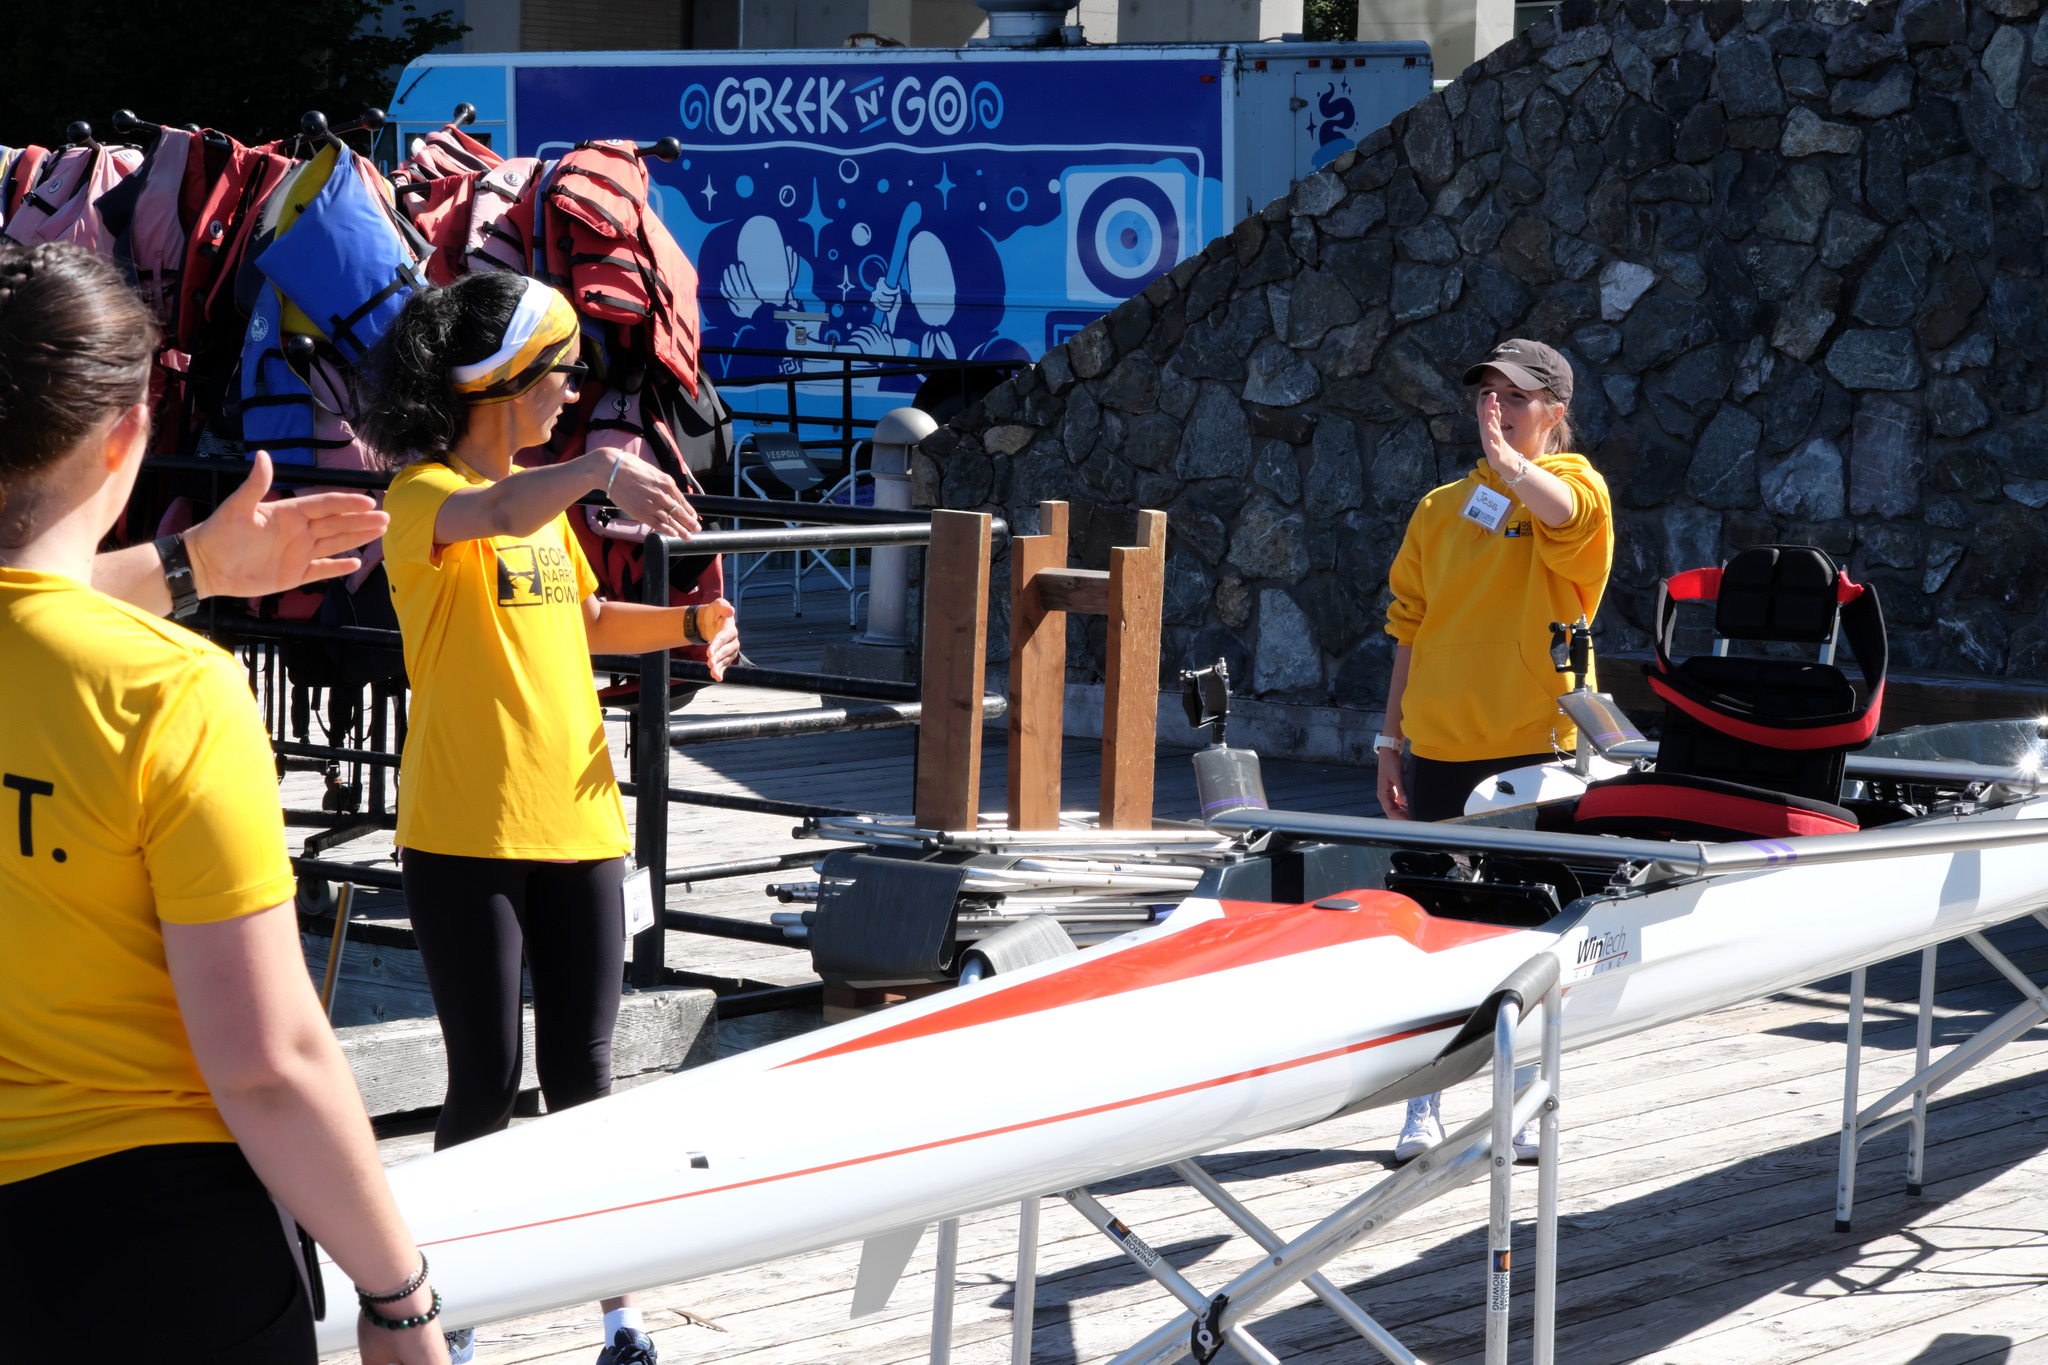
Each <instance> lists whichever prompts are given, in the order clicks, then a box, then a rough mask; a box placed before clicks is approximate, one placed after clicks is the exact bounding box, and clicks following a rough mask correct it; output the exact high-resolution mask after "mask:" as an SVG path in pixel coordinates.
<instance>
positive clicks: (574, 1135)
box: [320, 802, 2048, 1350]
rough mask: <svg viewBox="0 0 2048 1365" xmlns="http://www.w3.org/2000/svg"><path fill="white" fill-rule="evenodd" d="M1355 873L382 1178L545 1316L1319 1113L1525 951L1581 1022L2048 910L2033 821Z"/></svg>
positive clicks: (2044, 859) (491, 1311)
mask: <svg viewBox="0 0 2048 1365" xmlns="http://www.w3.org/2000/svg"><path fill="white" fill-rule="evenodd" d="M2044 816H2048V802H2034V803H2030V804H2029V805H2027V806H2024V807H2008V808H2005V809H2003V810H1999V811H1993V812H1988V813H1986V814H1983V815H1979V816H1973V817H1971V818H1972V820H2004V819H2013V818H2042V817H2044ZM1349 898H1350V899H1352V900H1355V901H1357V902H1358V903H1359V906H1360V908H1359V909H1357V910H1350V911H1346V910H1323V909H1317V908H1315V907H1313V906H1307V905H1297V906H1273V905H1264V904H1253V903H1245V902H1222V903H1219V902H1216V901H1206V900H1203V901H1198V900H1189V901H1186V902H1184V903H1183V904H1182V906H1181V907H1180V908H1179V909H1178V910H1177V911H1176V912H1175V913H1174V915H1173V916H1172V917H1171V918H1170V919H1169V920H1167V921H1166V922H1165V923H1163V924H1161V925H1158V926H1156V927H1152V928H1148V929H1144V930H1141V931H1138V932H1136V933H1132V934H1127V935H1124V936H1122V937H1120V938H1118V939H1115V940H1113V941H1111V942H1110V943H1107V944H1104V945H1103V946H1101V947H1099V948H1095V949H1092V950H1090V951H1088V952H1085V953H1083V954H1080V955H1079V956H1073V957H1064V958H1058V959H1055V960H1053V961H1051V962H1045V963H1040V964H1038V965H1036V966H1034V967H1030V968H1026V969H1024V970H1022V971H1018V972H1015V973H1007V974H1004V975H1002V976H999V977H996V978H993V979H991V980H989V981H986V982H983V983H981V984H978V985H975V986H972V987H968V988H963V989H961V990H958V991H949V992H945V993H942V994H940V995H936V996H932V997H929V998H927V999H924V1000H920V1001H915V1002H912V1003H909V1004H905V1005H902V1006H898V1007H896V1008H894V1009H890V1010H887V1011H885V1012H883V1013H880V1014H876V1015H871V1016H868V1017H866V1018H863V1019H857V1020H853V1021H850V1022H848V1023H844V1024H839V1025H836V1026H833V1027H831V1028H827V1029H822V1030H819V1031H817V1032H815V1033H810V1034H806V1035H804V1036H802V1037H800V1038H793V1039H789V1040H787V1041H785V1042H781V1043H777V1044H774V1045H771V1046H769V1047H764V1048H760V1049H757V1050H755V1051H752V1052H748V1053H744V1054H742V1055H740V1056H736V1057H731V1058H728V1059H726V1060H724V1061H720V1062H716V1063H713V1064H711V1065H709V1066H704V1067H700V1068H697V1069H695V1070H692V1071H688V1072H684V1073H682V1074H680V1075H677V1076H675V1077H673V1078H670V1079H666V1080H662V1081H658V1082H655V1083H652V1084H649V1085H646V1086H642V1087H640V1088H638V1089H635V1090H632V1091H628V1092H626V1093H623V1094H620V1095H617V1096H614V1097H612V1098H610V1099H606V1100H600V1101H597V1102H595V1103H592V1104H588V1105H584V1106H581V1107H579V1108H576V1109H573V1110H569V1111H566V1112H564V1113H560V1114H554V1115H550V1116H549V1117H547V1118H546V1119H544V1120H542V1121H540V1122H537V1123H531V1124H524V1125H521V1126H520V1127H518V1128H515V1129H512V1130H509V1131H507V1132H504V1133H499V1134H496V1135H494V1136H491V1137H488V1138H482V1139H479V1140H477V1141H475V1142H471V1143H467V1144H465V1145H463V1146H461V1147H457V1148H453V1149H451V1150H449V1151H446V1152H440V1153H436V1154H434V1155H432V1156H428V1157H422V1158H420V1159H419V1160H416V1161H413V1162H409V1163H407V1164H405V1165H403V1166H400V1167H397V1168H395V1169H393V1170H392V1171H391V1182H392V1187H393V1189H394V1191H395V1192H396V1194H397V1196H398V1200H399V1204H400V1207H401V1209H402V1210H403V1211H404V1213H405V1216H406V1218H407V1221H408V1222H409V1223H410V1225H411V1227H412V1230H413V1235H414V1236H415V1237H416V1238H417V1239H418V1240H419V1242H420V1244H421V1245H422V1247H424V1248H425V1250H426V1251H427V1253H428V1255H429V1256H430V1257H431V1259H432V1263H433V1282H434V1284H435V1286H436V1287H437V1288H438V1289H439V1290H440V1291H441V1292H442V1294H443V1295H444V1297H445V1299H446V1303H447V1310H446V1321H447V1323H448V1325H449V1326H451V1327H454V1326H463V1325H469V1324H475V1323H481V1322H489V1321H495V1320H498V1319H502V1318H506V1317H512V1316H515V1315H518V1314H522V1313H531V1312H539V1311H542V1310H545V1309H549V1308H555V1307H560V1306H564V1305H567V1304H573V1303H579V1302H586V1301H589V1300H593V1299H596V1298H599V1297H601V1296H604V1295H610V1294H617V1293H621V1292H624V1291H626V1290H630V1289H636V1288H645V1287H649V1286H653V1285H659V1284H669V1283H674V1282H676V1281H680V1280H686V1279H690V1278H694V1277H696V1276H700V1275H707V1274H712V1273H714V1272H718V1271H723V1270H730V1269H735V1268H739V1267H743V1266H747V1265H753V1264H757V1263H759V1262H762V1261H767V1260H772V1259H776V1258H779V1257H784V1256H791V1255H796V1254H799V1253H802V1252H805V1251H810V1250H815V1249H818V1248H822V1247H827V1246H833V1245H838V1244H842V1243H846V1242H851V1241H856V1240H859V1239H862V1238H865V1237H869V1236H872V1235H874V1234H876V1233H880V1232H885V1231H889V1230H892V1229H896V1228H901V1227H908V1226H914V1225H922V1224H924V1223H928V1222H931V1221H933V1220H935V1219H939V1218H945V1217H952V1216H956V1215H959V1214H964V1213H969V1212H972V1211H974V1210H977V1209H982V1208H988V1207H991V1206H994V1205H997V1204H1002V1203H1007V1202H1010V1201H1013V1200H1016V1199H1019V1198H1022V1197H1024V1196H1026V1195H1031V1194H1042V1193H1049V1192H1052V1191H1055V1190H1062V1189H1067V1188H1071V1187H1073V1186H1077V1185H1084V1184H1088V1183H1090V1182H1093V1181H1098V1180H1102V1179H1106V1178H1108V1177H1111V1176H1114V1175H1118V1174H1122V1173H1125V1172H1129V1171H1133V1170H1142V1169H1145V1168H1147V1167H1150V1166H1154V1165H1157V1164H1159V1163H1161V1162H1165V1161H1170V1160H1176V1159H1179V1158H1182V1157H1186V1156H1192V1155H1196V1154H1199V1153H1202V1152H1208V1151H1213V1150H1216V1149H1217V1148H1220V1147H1225V1146H1229V1145H1231V1144H1233V1143H1238V1142H1244V1141H1247V1140H1250V1139H1253V1138H1257V1137H1261V1136H1264V1135H1267V1134H1271V1133H1276V1132H1283V1131H1286V1130H1288V1129H1292V1128H1298V1127H1301V1126H1303V1125H1306V1124H1310V1123H1314V1122H1316V1121H1318V1120H1320V1119H1323V1118H1326V1117H1328V1116H1329V1115H1330V1114H1332V1113H1335V1112H1337V1111H1338V1110H1340V1109H1342V1108H1344V1107H1345V1106H1346V1105H1347V1104H1349V1103H1351V1102H1353V1101H1355V1100H1358V1099H1360V1098H1362V1097H1364V1096H1367V1095H1371V1094H1373V1093H1375V1092H1376V1091H1379V1090H1382V1089H1384V1088H1386V1087H1388V1086H1390V1085H1393V1084H1395V1083H1397V1082H1398V1081H1400V1080H1401V1078H1402V1077H1404V1076H1406V1075H1408V1074H1409V1073H1411V1072H1413V1071H1414V1070H1415V1069H1416V1068H1418V1067H1420V1066H1422V1065H1424V1064H1425V1063H1427V1062H1428V1061H1429V1060H1430V1059H1431V1058H1432V1057H1434V1056H1435V1055H1436V1054H1437V1052H1438V1051H1439V1050H1440V1049H1441V1048H1442V1046H1443V1045H1444V1043H1445V1042H1447V1041H1448V1040H1449V1038H1450V1037H1451V1034H1452V1033H1453V1031H1454V1030H1455V1029H1456V1028H1457V1027H1458V1026H1459V1025H1460V1024H1461V1023H1462V1022H1463V1021H1464V1019H1465V1018H1466V1016H1467V1015H1468V1014H1469V1013H1470V1012H1471V1011H1472V1010H1473V1009H1474V1008H1476V1007H1477V1006H1478V1005H1479V1004H1480V1003H1481V1001H1483V1000H1484V998H1485V997H1486V995H1487V994H1488V993H1489V992H1490V991H1491V990H1492V988H1493V987H1494V985H1495V984H1497V983H1498V982H1499V981H1500V980H1501V979H1502V978H1503V977H1505V976H1506V975H1507V974H1508V973H1509V972H1511V971H1512V970H1514V969H1515V968H1516V967H1518V966H1520V965H1521V964H1522V963H1523V962H1525V961H1526V960H1527V959H1528V958H1529V957H1531V956H1532V955H1534V954H1535V953H1537V952H1540V951H1545V950H1550V951H1555V952H1557V953H1558V954H1559V956H1560V959H1561V964H1562V967H1563V972H1564V981H1565V983H1566V987H1567V994H1566V1005H1565V1011H1564V1024H1565V1043H1566V1046H1568V1047H1573V1046H1584V1045H1586V1044H1588V1043H1592V1042H1598V1041H1602V1040H1605V1039H1609V1038H1615V1037H1619V1036H1622V1035H1624V1034H1628V1033H1633V1032H1637V1031H1640V1030H1642V1029H1645V1028H1651V1027H1654V1026H1656V1025H1658V1024H1662V1023H1667V1022H1671V1021H1673V1020H1677V1019H1682V1018H1686V1017H1688V1016H1691V1015H1694V1014H1698V1013H1701V1012H1702V1011H1705V1010H1709V1009H1714V1008H1718V1007H1721V1006H1723V1005H1728V1004H1732V1003H1735V1002H1738V1001H1741V1000H1745V999H1751V998H1754V997H1756V996H1759V995H1764V994H1768V993H1770V992H1773V991H1777V990H1782V989H1785V988H1787V987H1790V986H1794V985H1798V984H1801V983H1803V982H1808V981H1814V980H1818V979H1821V978H1823V977H1827V976H1830V975H1834V974H1835V973H1838V972H1841V971H1843V970H1846V969H1848V968H1850V967H1854V966H1858V965H1863V964H1867V963H1870V962H1874V961H1881V960H1883V959H1884V958H1887V957H1891V956H1894V955H1896V954H1898V953H1902V952H1908V951H1911V950H1913V949H1915V948H1919V947H1921V946H1924V945H1925V944H1928V943H1935V942H1940V941H1943V940H1946V939H1949V938H1953V937H1955V936H1957V935H1959V934H1961V933H1964V932H1967V931H1968V930H1971V929H1977V928H1982V927H1985V926H1987V925H1992V924H1998V923H2002V922H2004V921H2006V920H2010V919H2012V918H2015V917H2017V916H2019V915H2021V914H2024V913H2026V912H2028V911H2030V910H2034V909H2038V908H2042V907H2043V906H2048V847H2044V846H2025V845H2013V846H2008V847H2005V848H1999V849H1994V850H1986V851H1981V852H1979V851H1971V852H1963V853H1943V854H1931V855H1921V856H1915V857H1897V858H1886V859H1881V860H1874V861H1871V862H1868V863H1853V864H1836V865H1831V866H1823V867H1801V866H1798V865H1796V863H1794V864H1791V865H1788V866H1785V867H1782V868H1776V869H1772V870H1768V871H1763V872H1754V873H1746V874H1741V875H1736V876H1728V877H1722V878H1717V879H1712V880H1703V881H1694V882H1689V883H1685V884H1681V885H1678V886H1673V887H1669V888H1667V889H1664V890H1660V891H1655V892H1652V893H1649V894H1645V895H1635V896H1630V897H1624V898H1618V899H1600V900H1596V901H1594V902H1593V903H1592V904H1591V906H1590V908H1589V909H1588V910H1586V912H1585V913H1584V914H1583V915H1581V916H1580V917H1579V919H1578V920H1577V922H1575V923H1573V924H1572V925H1571V926H1570V927H1569V928H1568V929H1566V930H1564V931H1563V932H1558V931H1555V930H1542V931H1537V930H1525V929H1507V928H1502V927H1500V926H1494V925H1481V924H1471V923H1465V922H1462V921H1456V920H1446V919H1438V918H1434V917H1432V916H1430V915H1428V914H1426V913H1424V912H1423V911H1422V910H1421V908H1420V907H1418V906H1417V905H1416V904H1415V903H1414V902H1413V901H1410V900H1408V899H1407V898H1405V897H1401V896H1396V895H1392V894H1390V893H1388V892H1384V891H1358V892H1352V893H1349ZM1526 1035H1527V1036H1526V1037H1525V1040H1524V1041H1525V1043H1526V1045H1527V1047H1528V1049H1529V1050H1530V1052H1531V1053H1533V1051H1534V1048H1535V1033H1534V1030H1533V1028H1531V1029H1529V1030H1527V1031H1526ZM693 1154H701V1158H700V1159H701V1161H702V1162H703V1166H702V1167H701V1168H699V1167H695V1166H693V1165H692V1159H693ZM324 1269H325V1271H326V1284H327V1300H328V1304H329V1312H328V1316H327V1318H326V1320H325V1321H323V1322H322V1323H321V1324H320V1344H321V1349H323V1350H328V1349H334V1348H336V1347H340V1346H343V1345H346V1344H348V1342H349V1341H351V1340H352V1339H353V1332H354V1327H353V1314H352V1313H350V1312H349V1311H348V1309H347V1308H346V1305H348V1304H350V1303H352V1302H353V1291H352V1288H351V1286H350V1285H349V1284H348V1283H347V1280H346V1277H345V1276H343V1275H341V1274H340V1272H339V1271H338V1269H337V1268H336V1267H334V1266H333V1265H331V1264H328V1265H326V1266H325V1267H324Z"/></svg>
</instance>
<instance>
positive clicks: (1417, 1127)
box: [1394, 1095, 1444, 1165]
mask: <svg viewBox="0 0 2048 1365" xmlns="http://www.w3.org/2000/svg"><path fill="white" fill-rule="evenodd" d="M1440 1098H1441V1097H1440V1096H1437V1095H1421V1096H1418V1097H1417V1098H1415V1099H1412V1100H1410V1101H1408V1117H1407V1119H1406V1121H1404V1122H1403V1123H1402V1124H1401V1137H1400V1140H1399V1141H1398V1142H1396V1143H1395V1144H1394V1160H1396V1161H1398V1162H1400V1163H1402V1164H1403V1165H1406V1164H1407V1163H1408V1162H1410V1161H1413V1160H1414V1159H1415V1158H1416V1157H1419V1156H1421V1155H1422V1154H1423V1153H1424V1152H1427V1151H1430V1150H1431V1149H1433V1148H1435V1147H1436V1146H1438V1145H1439V1144H1441V1143H1442V1142H1443V1140H1444V1121H1443V1117H1442V1115H1441V1114H1439V1113H1438V1111H1437V1105H1438V1101H1439V1100H1440Z"/></svg>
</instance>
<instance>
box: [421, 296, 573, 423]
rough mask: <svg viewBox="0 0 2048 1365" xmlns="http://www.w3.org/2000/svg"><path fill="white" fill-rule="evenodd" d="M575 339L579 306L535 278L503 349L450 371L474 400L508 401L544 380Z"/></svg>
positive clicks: (458, 389)
mask: <svg viewBox="0 0 2048 1365" xmlns="http://www.w3.org/2000/svg"><path fill="white" fill-rule="evenodd" d="M575 339H576V310H575V309H574V308H571V307H570V306H569V301H568V300H567V299H565V298H563V297H562V296H561V294H560V293H559V292H558V291H556V290H554V289H550V288H549V287H548V286H547V285H544V284H542V283H541V282H540V281H539V280H533V279H529V280H528V281H526V292H525V294H523V295H522V296H521V297H520V300H519V306H518V307H517V308H515V309H513V310H512V321H511V322H509V323H507V324H506V325H505V340H504V341H503V342H501V343H500V344H499V346H498V349H497V350H495V351H493V352H492V353H491V354H490V355H487V356H485V357H484V358H483V359H482V360H479V361H477V362H476V363H475V364H474V365H457V366H456V367H455V368H454V369H453V370H451V371H449V375H448V377H449V379H450V380H451V381H452V382H453V383H454V385H455V391H456V392H457V393H459V394H461V395H462V396H463V397H464V398H466V399H468V400H469V402H470V403H471V404H473V405H474V404H482V403H503V402H505V401H507V400H509V399H513V398H517V397H518V396H519V395H520V394H522V393H525V392H526V391H527V390H528V389H530V388H532V387H533V386H534V385H535V384H538V383H540V381H541V379H542V377H543V376H545V375H546V374H547V372H548V371H549V370H550V369H552V368H554V366H555V365H557V364H559V363H560V361H561V359H562V353H563V352H564V351H565V350H567V349H568V346H569V343H570V342H571V341H574V340H575Z"/></svg>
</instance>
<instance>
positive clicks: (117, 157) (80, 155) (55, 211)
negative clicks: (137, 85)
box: [6, 144, 142, 256]
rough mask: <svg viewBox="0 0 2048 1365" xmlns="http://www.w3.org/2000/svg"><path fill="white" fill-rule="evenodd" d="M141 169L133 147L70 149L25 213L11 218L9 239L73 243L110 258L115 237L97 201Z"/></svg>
mask: <svg viewBox="0 0 2048 1365" xmlns="http://www.w3.org/2000/svg"><path fill="white" fill-rule="evenodd" d="M140 165H142V153H141V152H138V151H136V150H135V149H134V148H133V147H104V146H100V145H98V144H94V145H91V146H86V147H73V148H70V149H69V150H67V151H66V152H65V153H64V155H63V156H62V157H61V158H59V159H58V162H57V168H56V169H55V170H54V171H52V172H50V175H49V178H48V179H46V180H44V181H43V183H42V184H40V185H37V186H36V187H35V188H34V189H32V190H30V191H29V192H28V195H27V196H26V197H25V198H24V199H23V200H22V202H21V211H20V212H19V213H16V214H15V215H14V216H13V217H12V218H10V219H8V221H7V228H6V232H7V235H8V236H9V237H12V238H13V239H14V240H15V241H17V242H20V243H22V244H23V245H25V246H33V245H34V244H36V243H38V242H75V243H77V244H78V245H79V246H82V247H84V248H86V250H88V251H92V252H95V253H96V254H98V255H101V256H111V255H112V254H113V251H114V234H113V233H112V232H111V231H110V230H109V229H108V228H107V225H106V223H105V222H103V221H102V220H101V218H100V215H99V211H98V210H97V209H96V208H94V207H93V201H94V200H96V199H98V198H99V197H100V196H101V195H103V194H105V193H106V192H107V191H108V190H110V189H112V188H114V186H116V185H118V184H120V183H121V181H122V180H123V179H124V178H125V177H127V176H128V175H129V174H131V173H132V172H133V171H134V170H135V169H136V168H137V167H139V166H140Z"/></svg>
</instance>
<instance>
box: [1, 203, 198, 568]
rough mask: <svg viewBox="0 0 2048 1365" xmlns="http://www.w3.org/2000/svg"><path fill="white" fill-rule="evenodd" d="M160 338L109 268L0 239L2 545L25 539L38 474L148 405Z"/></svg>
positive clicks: (60, 249) (70, 253) (74, 249)
mask: <svg viewBox="0 0 2048 1365" xmlns="http://www.w3.org/2000/svg"><path fill="white" fill-rule="evenodd" d="M159 339H160V335H159V333H158V330H157V325H156V319H155V317H153V316H152V315H151V314H150V311H149V309H148V308H147V307H145V306H144V304H143V302H142V300H141V299H140V298H139V297H137V295H136V293H135V291H134V290H133V289H132V288H130V287H129V285H128V282H127V281H126V280H124V279H123V278H122V277H121V272H120V271H119V270H117V269H116V268H115V267H114V265H113V264H112V263H111V262H109V261H106V260H103V259H101V258H100V257H98V256H96V255H94V254H93V253H92V252H90V251H87V250H86V249H85V248H84V247H81V246H74V245H73V244H71V243H69V242H46V243H43V244H41V245H38V246H20V245H17V244H16V243H14V242H5V241H0V545H19V544H21V543H22V542H23V541H25V540H26V539H27V538H28V536H29V535H30V534H31V523H32V522H33V521H34V518H35V505H36V494H35V488H36V484H37V481H38V477H39V476H40V475H41V474H42V473H43V472H44V471H45V470H47V469H48V468H49V467H50V466H51V465H53V464H55V463H56V462H57V461H58V459H60V458H61V457H63V456H64V455H66V454H68V453H70V451H71V450H72V449H74V448H75V447H76V446H77V445H78V443H79V442H80V441H82V440H84V439H85V437H86V436H87V435H88V434H89V433H90V432H91V431H92V430H93V428H95V427H97V426H99V425H100V424H101V423H103V422H106V421H108V420H109V419H111V418H113V417H115V416H117V415H118V414H120V413H121V412H122V411H123V410H125V409H127V408H131V407H133V406H135V405H136V404H137V403H141V402H146V401H147V400H148V397H149V367H150V363H151V361H152V360H153V359H154V357H155V355H156V347H157V342H158V340H159Z"/></svg>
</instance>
